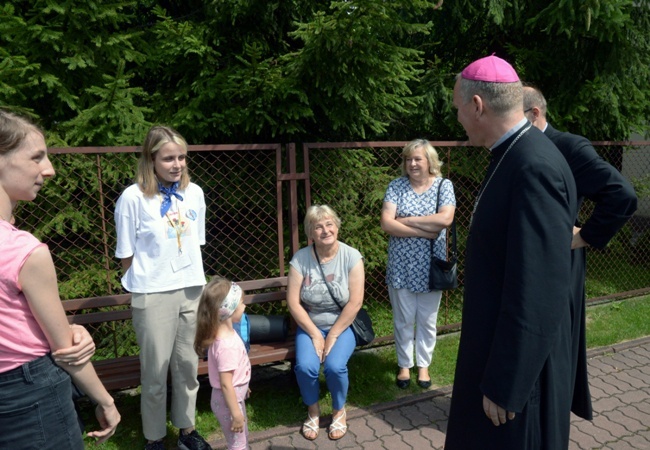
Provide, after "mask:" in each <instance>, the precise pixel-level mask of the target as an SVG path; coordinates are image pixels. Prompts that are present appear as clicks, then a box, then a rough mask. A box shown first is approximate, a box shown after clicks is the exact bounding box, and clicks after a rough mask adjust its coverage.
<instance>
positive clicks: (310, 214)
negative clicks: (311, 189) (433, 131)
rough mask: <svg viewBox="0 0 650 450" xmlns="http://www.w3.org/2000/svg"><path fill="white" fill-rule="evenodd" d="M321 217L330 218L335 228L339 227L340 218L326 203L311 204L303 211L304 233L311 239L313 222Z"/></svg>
mask: <svg viewBox="0 0 650 450" xmlns="http://www.w3.org/2000/svg"><path fill="white" fill-rule="evenodd" d="M323 219H332V220H333V221H334V223H335V224H336V227H337V228H341V219H340V218H339V216H338V214H336V211H334V210H333V209H332V208H331V207H329V206H327V205H311V206H310V207H309V208H307V212H306V213H305V222H304V225H305V234H306V235H307V239H308V240H309V239H311V232H312V231H314V224H315V223H316V222H318V221H320V220H323Z"/></svg>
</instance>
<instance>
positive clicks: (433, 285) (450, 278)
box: [429, 178, 458, 291]
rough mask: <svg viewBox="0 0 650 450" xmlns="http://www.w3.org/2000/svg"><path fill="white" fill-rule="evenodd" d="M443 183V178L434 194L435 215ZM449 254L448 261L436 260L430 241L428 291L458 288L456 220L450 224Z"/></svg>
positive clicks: (432, 241)
mask: <svg viewBox="0 0 650 450" xmlns="http://www.w3.org/2000/svg"><path fill="white" fill-rule="evenodd" d="M444 181H445V179H444V178H443V179H442V181H441V182H440V184H439V185H438V193H437V194H436V213H437V212H438V201H439V200H440V187H441V186H442V183H443V182H444ZM451 234H452V236H451V238H452V245H451V253H450V255H449V259H448V260H444V259H440V258H437V257H436V256H435V255H434V253H433V243H434V241H435V239H431V265H430V267H429V289H430V290H432V291H446V290H449V289H455V288H457V287H458V254H457V249H456V218H455V217H454V220H453V222H452V223H451Z"/></svg>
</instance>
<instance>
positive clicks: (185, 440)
mask: <svg viewBox="0 0 650 450" xmlns="http://www.w3.org/2000/svg"><path fill="white" fill-rule="evenodd" d="M178 448H179V449H181V450H212V447H210V444H208V443H207V442H206V441H205V439H203V438H202V437H201V435H200V434H199V433H197V432H196V430H192V432H191V433H188V434H183V432H182V431H181V433H180V435H179V436H178Z"/></svg>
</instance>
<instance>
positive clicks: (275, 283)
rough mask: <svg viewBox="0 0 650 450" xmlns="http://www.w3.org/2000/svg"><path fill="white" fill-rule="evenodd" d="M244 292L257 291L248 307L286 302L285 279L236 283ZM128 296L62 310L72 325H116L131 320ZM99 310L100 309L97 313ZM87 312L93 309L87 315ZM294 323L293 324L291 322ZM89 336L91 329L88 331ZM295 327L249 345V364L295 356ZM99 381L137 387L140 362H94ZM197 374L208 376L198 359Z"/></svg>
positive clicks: (118, 386)
mask: <svg viewBox="0 0 650 450" xmlns="http://www.w3.org/2000/svg"><path fill="white" fill-rule="evenodd" d="M238 284H239V285H240V286H241V287H242V289H243V290H244V291H245V292H254V291H260V292H257V293H254V294H246V295H245V296H244V303H246V304H247V305H256V304H263V303H268V302H285V301H286V287H287V277H278V278H268V279H264V280H251V281H242V282H238ZM130 304H131V295H130V294H121V295H110V296H104V297H92V298H82V299H75V300H65V301H63V308H64V309H65V311H66V313H67V314H68V321H69V322H70V323H71V324H72V323H75V324H79V325H84V326H92V325H97V324H102V323H106V322H114V323H119V321H124V320H131V308H130V307H129V306H130ZM98 309H102V310H100V311H97V310H98ZM86 310H93V311H92V312H86ZM291 323H292V324H293V322H291ZM89 331H90V332H91V334H92V330H89ZM294 337H295V326H291V327H290V331H289V335H288V337H287V339H286V340H284V341H281V342H265V343H251V348H250V352H249V354H248V356H249V358H250V360H251V364H252V365H259V364H266V363H272V362H279V361H285V360H293V359H295V357H296V348H295V340H294ZM93 365H94V366H95V370H96V371H97V374H98V375H99V378H100V379H101V380H102V382H103V383H104V386H106V388H107V389H109V390H118V389H126V388H131V387H135V386H139V385H140V360H139V357H138V356H137V355H135V356H118V357H115V358H108V359H103V360H98V361H93ZM198 373H199V375H206V374H207V373H208V364H207V360H205V359H201V360H199V369H198Z"/></svg>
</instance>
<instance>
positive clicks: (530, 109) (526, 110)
mask: <svg viewBox="0 0 650 450" xmlns="http://www.w3.org/2000/svg"><path fill="white" fill-rule="evenodd" d="M532 110H533V108H528V109H524V114H526V113H527V112H528V111H532Z"/></svg>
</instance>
